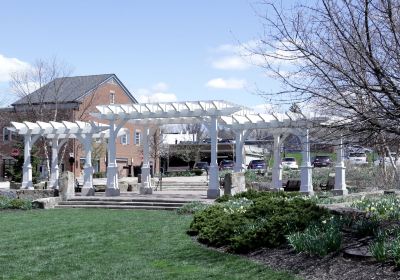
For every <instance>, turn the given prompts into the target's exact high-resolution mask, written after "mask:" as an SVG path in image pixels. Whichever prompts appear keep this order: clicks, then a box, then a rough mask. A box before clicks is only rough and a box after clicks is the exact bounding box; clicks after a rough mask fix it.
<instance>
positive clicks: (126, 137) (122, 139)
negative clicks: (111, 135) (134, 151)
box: [121, 132, 129, 145]
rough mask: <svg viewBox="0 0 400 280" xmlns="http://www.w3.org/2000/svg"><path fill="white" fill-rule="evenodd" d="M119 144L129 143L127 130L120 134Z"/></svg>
mask: <svg viewBox="0 0 400 280" xmlns="http://www.w3.org/2000/svg"><path fill="white" fill-rule="evenodd" d="M121 144H122V145H128V144H129V132H127V133H126V134H124V135H122V136H121Z"/></svg>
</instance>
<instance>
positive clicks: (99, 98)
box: [0, 83, 142, 176]
mask: <svg viewBox="0 0 400 280" xmlns="http://www.w3.org/2000/svg"><path fill="white" fill-rule="evenodd" d="M110 93H114V103H115V104H128V103H133V101H132V100H131V99H130V98H129V97H128V95H127V94H126V93H125V91H124V90H123V88H122V87H121V86H119V85H118V84H116V83H105V84H102V85H100V86H99V87H98V88H97V89H96V90H95V91H94V92H93V93H92V94H89V95H88V96H86V97H85V98H84V100H83V102H82V103H81V104H80V105H79V108H78V109H74V110H72V109H68V110H60V112H59V116H58V118H57V121H61V120H65V121H77V120H81V121H89V120H93V121H98V120H96V119H95V118H94V117H92V116H91V115H90V113H91V112H96V111H97V109H96V106H97V105H108V104H110ZM50 115H51V114H50ZM25 120H27V121H36V120H34V119H32V114H30V113H29V109H28V110H24V111H20V112H18V113H16V112H14V111H13V110H8V109H0V157H1V154H3V155H10V151H11V149H12V147H13V145H14V143H13V142H12V141H9V142H6V143H4V142H3V129H2V128H3V127H6V126H10V121H19V122H22V121H25ZM45 121H48V120H45ZM101 122H103V123H107V122H105V121H101ZM124 127H125V128H128V129H129V142H128V144H127V145H123V144H121V140H120V138H119V137H118V138H117V140H116V157H117V159H127V164H132V165H135V166H138V165H140V164H141V162H142V147H141V146H139V145H135V144H134V137H135V131H138V132H139V131H141V127H139V126H137V125H132V124H129V123H128V124H126V125H125V126H124ZM65 145H66V146H64V148H62V149H61V151H60V154H59V157H61V156H62V153H64V160H63V162H64V166H65V169H66V170H69V169H70V164H69V161H68V159H69V154H70V153H73V154H74V156H75V164H74V165H73V170H74V172H75V175H76V176H80V174H81V171H82V170H81V168H80V167H81V165H80V158H81V157H82V158H83V157H84V154H83V151H82V145H81V144H80V143H79V141H77V140H75V139H71V140H69V141H68V142H67V144H65ZM96 145H99V144H96ZM103 146H104V147H106V144H105V143H104V144H103ZM42 154H43V153H42ZM97 155H98V156H99V158H100V171H102V172H105V171H106V170H107V168H106V162H105V158H106V148H104V149H103V151H100V152H99V153H98V154H97ZM94 156H96V155H94ZM60 168H61V167H60ZM1 172H2V159H1V158H0V176H2V175H3V174H2V173H1ZM122 173H123V174H122ZM126 174H127V171H126V170H121V175H126Z"/></svg>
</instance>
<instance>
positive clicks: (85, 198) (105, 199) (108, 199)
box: [67, 196, 192, 204]
mask: <svg viewBox="0 0 400 280" xmlns="http://www.w3.org/2000/svg"><path fill="white" fill-rule="evenodd" d="M73 201H76V202H81V203H84V202H112V203H126V202H130V203H135V202H143V203H179V204H184V203H189V202H191V201H192V200H191V199H182V198H158V197H153V198H141V197H138V198H118V197H104V196H101V197H95V196H92V197H89V196H81V197H72V198H69V199H68V201H67V202H73Z"/></svg>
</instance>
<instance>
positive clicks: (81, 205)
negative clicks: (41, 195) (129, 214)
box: [55, 204, 178, 211]
mask: <svg viewBox="0 0 400 280" xmlns="http://www.w3.org/2000/svg"><path fill="white" fill-rule="evenodd" d="M55 208H103V209H127V210H128V209H129V210H138V209H141V210H170V211H172V210H176V209H177V208H178V207H173V206H150V205H148V206H144V205H135V206H132V205H100V204H95V205H85V204H77V205H56V206H55Z"/></svg>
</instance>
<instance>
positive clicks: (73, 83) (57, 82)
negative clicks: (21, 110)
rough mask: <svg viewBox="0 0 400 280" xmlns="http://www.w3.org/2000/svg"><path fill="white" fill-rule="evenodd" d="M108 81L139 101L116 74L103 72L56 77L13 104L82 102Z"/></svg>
mask: <svg viewBox="0 0 400 280" xmlns="http://www.w3.org/2000/svg"><path fill="white" fill-rule="evenodd" d="M108 81H113V82H115V83H116V84H118V85H120V86H121V87H122V88H123V90H124V91H125V93H126V94H127V95H128V96H129V98H130V99H131V100H132V102H133V103H137V101H136V99H135V98H134V97H133V96H132V94H131V93H130V92H129V90H128V89H127V88H126V87H125V86H124V85H123V84H122V82H121V81H120V80H119V79H118V77H117V76H116V75H115V74H101V75H90V76H76V77H62V78H57V79H54V80H53V81H51V82H49V83H48V84H46V85H45V86H43V87H41V88H40V89H38V90H36V91H34V92H32V93H31V94H29V95H27V96H25V97H23V98H21V99H19V100H18V101H16V102H14V103H13V104H12V105H13V106H15V105H26V104H41V103H71V102H73V103H80V102H82V101H83V99H84V97H85V96H86V95H88V94H90V93H92V92H93V91H94V90H96V89H97V88H98V86H100V85H101V84H103V83H106V82H108Z"/></svg>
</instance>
